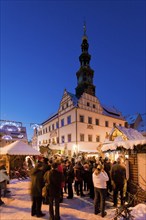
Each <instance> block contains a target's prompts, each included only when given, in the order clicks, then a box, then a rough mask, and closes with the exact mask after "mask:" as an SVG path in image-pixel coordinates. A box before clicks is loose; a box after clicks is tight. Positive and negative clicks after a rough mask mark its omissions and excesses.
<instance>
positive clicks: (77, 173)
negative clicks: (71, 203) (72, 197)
mask: <svg viewBox="0 0 146 220" xmlns="http://www.w3.org/2000/svg"><path fill="white" fill-rule="evenodd" d="M83 174H84V168H83V166H82V164H81V162H80V161H78V162H77V163H76V164H75V166H74V177H75V191H76V193H77V195H78V196H79V195H80V196H81V197H82V196H84V194H83Z"/></svg>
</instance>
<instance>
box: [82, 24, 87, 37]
mask: <svg viewBox="0 0 146 220" xmlns="http://www.w3.org/2000/svg"><path fill="white" fill-rule="evenodd" d="M86 30H87V29H86V21H85V20H84V25H83V31H84V34H83V37H82V40H84V39H86V40H87V35H86Z"/></svg>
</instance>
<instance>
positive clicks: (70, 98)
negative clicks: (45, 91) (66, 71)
mask: <svg viewBox="0 0 146 220" xmlns="http://www.w3.org/2000/svg"><path fill="white" fill-rule="evenodd" d="M88 47H89V45H88V39H87V36H86V33H85V32H84V36H83V38H82V44H81V48H82V53H81V55H80V56H79V61H80V64H81V66H80V68H79V70H78V72H77V73H76V76H77V87H76V94H72V93H70V92H68V91H67V90H64V94H63V96H62V99H61V102H60V105H59V109H58V111H57V113H56V114H54V115H53V116H52V117H50V118H48V120H46V121H44V122H43V123H42V124H41V126H40V127H39V129H38V132H37V145H38V146H48V147H49V148H50V149H51V150H55V151H59V152H60V153H64V154H67V155H73V154H74V153H75V154H78V153H79V152H90V153H91V152H98V146H99V143H101V142H103V141H105V139H106V136H107V135H108V133H109V132H110V131H111V128H113V127H114V126H115V125H121V126H125V122H126V121H125V119H124V117H123V116H122V115H121V113H120V112H119V111H117V110H116V109H115V108H109V107H106V106H103V105H102V104H101V103H100V101H99V99H98V98H97V97H96V95H95V86H94V85H93V76H94V71H93V70H92V69H91V68H90V59H91V56H90V54H89V53H88Z"/></svg>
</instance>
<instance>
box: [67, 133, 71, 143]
mask: <svg viewBox="0 0 146 220" xmlns="http://www.w3.org/2000/svg"><path fill="white" fill-rule="evenodd" d="M67 138H68V142H71V134H68V136H67Z"/></svg>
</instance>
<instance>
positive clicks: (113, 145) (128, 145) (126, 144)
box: [101, 139, 146, 151]
mask: <svg viewBox="0 0 146 220" xmlns="http://www.w3.org/2000/svg"><path fill="white" fill-rule="evenodd" d="M144 144H146V139H141V140H127V141H110V142H108V143H103V145H102V148H101V150H102V151H108V150H116V149H117V147H123V148H125V149H127V150H128V149H131V150H133V148H134V146H137V145H144Z"/></svg>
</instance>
